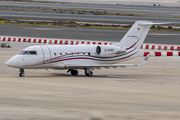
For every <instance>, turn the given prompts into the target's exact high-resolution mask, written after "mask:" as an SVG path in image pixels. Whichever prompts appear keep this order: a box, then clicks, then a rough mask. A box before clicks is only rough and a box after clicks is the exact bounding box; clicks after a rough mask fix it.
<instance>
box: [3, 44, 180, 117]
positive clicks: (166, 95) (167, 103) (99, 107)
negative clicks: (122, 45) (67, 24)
mask: <svg viewBox="0 0 180 120" xmlns="http://www.w3.org/2000/svg"><path fill="white" fill-rule="evenodd" d="M10 44H11V48H0V66H1V67H0V120H179V119H180V114H179V113H180V107H179V106H180V94H179V92H180V81H179V80H180V74H179V71H180V64H179V61H180V58H179V57H150V58H149V60H148V63H147V65H143V66H138V67H127V68H117V69H114V68H110V69H102V70H95V71H93V73H94V75H93V76H92V77H86V76H85V75H84V71H82V70H79V75H78V76H71V75H70V74H69V73H66V72H67V71H65V70H62V71H59V70H48V71H46V70H25V77H23V78H20V77H19V75H18V74H19V70H18V69H15V68H11V67H8V66H6V65H5V62H6V61H7V60H8V59H9V58H11V57H12V56H13V55H15V54H17V53H18V52H20V51H21V50H22V49H23V48H25V47H27V46H30V45H33V44H30V43H10ZM142 60H143V57H139V58H135V59H132V60H129V61H127V62H124V63H140V62H141V61H142ZM95 118H96V119H95Z"/></svg>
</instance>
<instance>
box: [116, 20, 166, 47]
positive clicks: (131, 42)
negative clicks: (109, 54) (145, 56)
mask: <svg viewBox="0 0 180 120" xmlns="http://www.w3.org/2000/svg"><path fill="white" fill-rule="evenodd" d="M156 24H167V23H153V22H150V21H137V22H135V23H134V25H133V26H132V27H131V29H130V30H129V31H128V32H127V33H126V35H125V36H124V37H123V38H122V39H121V41H120V42H119V43H118V44H116V45H117V46H120V47H123V48H125V49H126V50H129V49H131V48H136V49H140V48H141V45H142V44H143V42H144V40H145V38H146V36H147V34H148V32H149V29H150V27H151V26H152V25H156Z"/></svg>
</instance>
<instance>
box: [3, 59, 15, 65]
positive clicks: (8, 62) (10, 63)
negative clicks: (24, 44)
mask: <svg viewBox="0 0 180 120" xmlns="http://www.w3.org/2000/svg"><path fill="white" fill-rule="evenodd" d="M5 64H6V65H7V66H12V65H13V64H12V62H11V60H10V59H9V60H8V61H7V62H6V63H5Z"/></svg>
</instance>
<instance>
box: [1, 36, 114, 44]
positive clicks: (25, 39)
mask: <svg viewBox="0 0 180 120" xmlns="http://www.w3.org/2000/svg"><path fill="white" fill-rule="evenodd" d="M0 40H2V41H9V42H10V41H11V42H31V43H48V44H60V45H61V44H66V45H77V44H86V45H88V44H92V45H111V44H112V43H107V42H90V41H71V40H49V39H40V38H38V39H37V38H33V39H31V38H20V37H0Z"/></svg>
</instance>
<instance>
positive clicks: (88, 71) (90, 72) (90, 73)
mask: <svg viewBox="0 0 180 120" xmlns="http://www.w3.org/2000/svg"><path fill="white" fill-rule="evenodd" d="M84 70H85V75H86V76H92V75H93V72H92V71H90V70H89V68H85V69H84Z"/></svg>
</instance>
